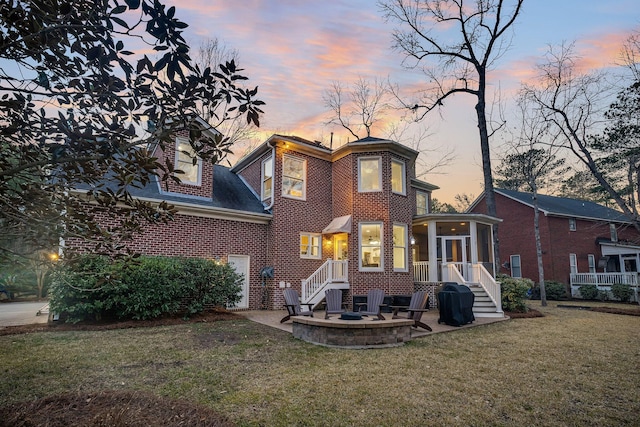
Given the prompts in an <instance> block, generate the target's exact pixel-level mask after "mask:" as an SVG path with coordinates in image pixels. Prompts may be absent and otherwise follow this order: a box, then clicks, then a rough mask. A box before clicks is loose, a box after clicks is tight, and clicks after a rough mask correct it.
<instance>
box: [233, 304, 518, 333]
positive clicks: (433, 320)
mask: <svg viewBox="0 0 640 427" xmlns="http://www.w3.org/2000/svg"><path fill="white" fill-rule="evenodd" d="M237 313H238V314H239V315H241V316H244V317H246V318H247V319H249V320H252V321H254V322H257V323H261V324H263V325H267V326H271V327H273V328H277V329H281V330H283V331H286V332H289V333H293V322H292V321H291V320H289V321H287V322H285V323H280V319H282V318H283V317H284V316H286V315H287V311H286V310H274V311H269V310H251V311H238V312H237ZM383 316H385V318H387V319H391V313H383ZM314 317H319V318H321V319H324V311H323V310H318V311H316V312H314ZM331 317H332V318H339V317H340V316H339V315H334V316H331ZM439 317H440V315H439V313H438V309H437V308H436V309H432V310H430V311H428V312H426V313H424V314H423V315H422V322H424V323H426V324H427V325H429V326H430V327H431V329H433V331H432V332H429V331H427V330H424V329H422V328H418V329H414V328H412V329H411V338H420V337H424V336H427V335H433V334H438V333H442V332H451V331H459V330H461V329H465V328H473V327H476V326H481V325H488V324H491V323H496V322H503V321H505V320H509V318H508V317H503V318H495V317H478V318H476V320H475V321H474V322H473V323H469V324H466V325H463V326H449V325H445V324H444V323H443V324H438V318H439ZM362 321H364V322H384V320H372V319H371V318H367V317H365V318H364V319H363V320H362Z"/></svg>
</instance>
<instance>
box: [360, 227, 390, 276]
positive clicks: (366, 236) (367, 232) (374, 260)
mask: <svg viewBox="0 0 640 427" xmlns="http://www.w3.org/2000/svg"><path fill="white" fill-rule="evenodd" d="M358 235H359V240H360V270H361V271H383V270H384V263H383V259H382V255H383V251H382V223H381V222H361V223H359V224H358Z"/></svg>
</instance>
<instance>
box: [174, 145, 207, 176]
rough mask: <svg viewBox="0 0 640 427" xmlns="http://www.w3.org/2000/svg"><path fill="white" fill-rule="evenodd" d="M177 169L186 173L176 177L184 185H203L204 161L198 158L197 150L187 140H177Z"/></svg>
mask: <svg viewBox="0 0 640 427" xmlns="http://www.w3.org/2000/svg"><path fill="white" fill-rule="evenodd" d="M194 159H195V161H194ZM176 169H180V170H181V171H183V172H184V174H177V175H176V176H177V177H178V178H180V181H182V183H183V184H190V185H200V184H201V181H202V159H200V158H198V156H197V154H196V152H195V150H194V149H193V147H191V144H189V140H187V139H186V138H177V141H176Z"/></svg>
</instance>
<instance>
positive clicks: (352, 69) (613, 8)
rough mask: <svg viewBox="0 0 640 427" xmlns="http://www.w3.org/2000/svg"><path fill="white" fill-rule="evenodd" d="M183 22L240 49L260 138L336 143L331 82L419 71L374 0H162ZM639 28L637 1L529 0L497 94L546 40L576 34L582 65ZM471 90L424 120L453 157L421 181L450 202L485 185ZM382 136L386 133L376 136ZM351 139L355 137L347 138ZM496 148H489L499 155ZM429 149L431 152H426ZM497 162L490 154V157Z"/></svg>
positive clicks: (343, 137)
mask: <svg viewBox="0 0 640 427" xmlns="http://www.w3.org/2000/svg"><path fill="white" fill-rule="evenodd" d="M166 4H168V5H175V6H176V8H177V13H176V14H177V16H178V17H179V18H180V19H181V20H183V21H185V22H187V23H188V24H189V28H188V29H187V32H186V38H187V40H189V42H190V43H191V44H192V46H193V47H197V45H199V43H200V41H201V40H202V39H204V38H218V39H219V40H220V41H222V42H223V43H224V44H225V45H226V46H227V47H228V48H232V49H237V50H238V51H239V59H240V65H241V66H242V68H244V69H245V75H247V76H248V77H249V78H250V82H251V84H252V85H258V86H259V97H260V99H262V100H263V101H265V102H266V105H265V107H264V111H265V114H264V116H263V117H262V119H261V129H260V131H261V133H262V137H263V138H262V139H263V140H264V139H266V137H268V136H269V135H271V134H273V133H282V134H287V135H297V136H300V137H303V138H307V139H311V140H322V141H324V142H326V143H328V141H329V135H330V133H331V132H334V133H335V137H334V147H335V146H336V145H340V144H342V143H345V142H347V140H348V139H347V138H348V134H347V132H346V131H344V130H340V129H339V128H335V127H330V126H327V125H325V122H326V121H327V119H328V114H329V112H328V110H327V109H326V107H324V103H323V101H322V94H323V91H325V90H327V89H329V88H330V87H331V84H332V82H333V81H340V82H342V83H344V84H349V83H351V82H353V81H355V80H357V79H358V78H359V77H360V76H362V77H364V78H366V79H373V78H374V77H379V78H387V77H388V78H390V79H391V80H392V81H394V82H396V83H398V84H399V85H400V87H401V88H403V89H405V90H407V91H410V90H411V88H414V87H420V84H421V82H424V75H423V74H422V73H420V72H418V71H415V70H413V71H410V70H406V69H404V68H403V67H402V66H401V62H402V59H403V56H402V55H401V54H400V53H398V52H394V51H393V50H392V49H391V32H392V29H393V28H394V25H395V24H393V23H386V22H385V21H384V19H383V16H382V13H381V12H380V10H379V7H378V5H377V2H375V1H374V0H324V1H322V2H315V1H314V2H311V1H302V0H263V1H260V0H247V1H237V0H213V1H212V0H182V1H175V0H167V1H166ZM638 28H640V4H639V3H638V1H637V0H609V1H594V0H555V1H550V0H529V1H526V2H525V3H524V9H523V11H522V13H521V15H520V17H519V18H518V20H517V23H516V26H515V28H514V34H513V40H512V44H511V48H510V50H509V51H508V52H506V54H505V55H503V56H502V58H501V59H500V60H499V61H498V63H497V65H496V67H495V70H494V71H492V73H491V75H490V80H491V82H490V83H491V84H493V85H494V86H498V85H499V86H500V89H501V91H502V97H503V98H508V97H509V96H512V94H513V92H514V90H515V89H517V88H518V86H519V83H520V81H522V80H525V79H527V78H530V77H531V76H533V75H534V73H535V64H536V62H538V61H539V60H540V57H541V55H542V54H543V53H544V52H545V51H546V48H547V46H548V45H550V44H551V45H558V44H560V43H562V42H572V41H576V46H577V49H578V52H579V53H580V55H581V56H582V57H583V58H584V62H585V64H586V65H588V66H590V67H602V66H605V65H610V64H611V63H612V62H614V61H615V59H616V57H617V55H618V53H619V49H620V47H621V44H622V42H623V41H624V40H625V39H626V37H627V36H628V35H629V33H630V32H631V31H632V30H634V29H638ZM473 105H474V102H473V98H472V97H470V96H465V95H459V96H457V97H456V98H455V99H452V101H451V102H447V103H446V105H445V106H444V108H442V109H441V111H440V114H434V115H432V116H430V117H429V118H428V120H427V121H425V122H424V124H423V125H422V126H428V132H429V133H430V136H429V141H428V143H427V146H430V147H443V146H447V147H451V148H452V149H453V150H454V153H455V156H456V157H455V160H454V162H453V163H452V164H450V165H449V166H448V167H447V168H446V169H445V170H443V171H441V172H446V173H444V174H431V175H428V176H426V177H425V178H424V180H426V181H428V182H430V183H433V184H435V185H438V186H439V187H440V190H437V191H436V192H434V197H436V198H438V199H439V200H441V201H449V202H452V201H453V198H454V196H455V195H456V194H459V193H467V194H473V195H476V196H477V195H479V194H480V193H481V192H482V167H481V157H480V147H479V145H480V144H479V137H478V132H477V127H476V121H475V117H474V114H475V113H474V110H473ZM374 136H383V135H374ZM352 139H353V138H352ZM498 151H499V147H494V153H495V154H494V157H496V155H497V152H498ZM429 155H431V156H433V155H434V154H429ZM494 163H495V161H494Z"/></svg>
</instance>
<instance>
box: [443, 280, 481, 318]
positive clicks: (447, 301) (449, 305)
mask: <svg viewBox="0 0 640 427" xmlns="http://www.w3.org/2000/svg"><path fill="white" fill-rule="evenodd" d="M474 299H475V295H474V294H473V292H471V289H469V287H468V286H465V285H458V284H457V283H451V282H449V283H445V285H444V287H443V288H442V290H441V291H440V293H438V308H439V310H440V318H439V319H438V323H446V324H447V325H450V326H462V325H466V324H467V323H471V322H473V321H474V320H476V318H475V316H474V315H473V302H474Z"/></svg>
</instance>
